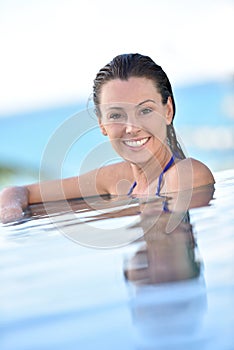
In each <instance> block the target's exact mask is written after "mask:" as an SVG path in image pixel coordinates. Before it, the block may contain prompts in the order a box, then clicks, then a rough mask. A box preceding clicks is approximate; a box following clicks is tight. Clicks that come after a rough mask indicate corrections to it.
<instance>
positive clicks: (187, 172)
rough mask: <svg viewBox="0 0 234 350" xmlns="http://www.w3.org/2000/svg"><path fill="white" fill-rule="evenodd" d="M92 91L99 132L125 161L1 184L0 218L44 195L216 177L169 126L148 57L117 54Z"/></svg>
mask: <svg viewBox="0 0 234 350" xmlns="http://www.w3.org/2000/svg"><path fill="white" fill-rule="evenodd" d="M93 96H94V104H95V108H96V114H97V118H98V122H99V125H100V129H101V132H102V133H103V134H104V135H106V136H108V137H109V140H110V142H111V144H112V146H113V148H114V149H115V150H116V151H117V153H118V154H119V155H120V156H121V157H122V158H123V159H124V161H123V162H121V163H118V164H112V165H108V166H105V167H101V168H100V169H95V170H93V171H90V172H89V173H87V174H85V175H81V176H79V177H72V178H67V179H63V180H55V181H50V182H45V183H43V184H32V185H28V186H24V187H12V188H7V189H4V190H3V191H2V193H1V207H0V209H1V211H0V217H1V220H2V222H9V221H12V220H16V219H19V218H21V217H22V215H23V210H24V209H25V208H26V207H27V206H28V204H32V203H38V202H42V201H44V200H46V201H54V200H60V199H70V198H78V197H87V196H92V195H105V194H110V195H126V194H129V195H137V196H141V195H142V196H154V195H155V194H156V195H161V194H168V193H172V192H178V191H183V190H187V189H193V188H198V187H201V186H204V185H207V184H213V183H214V178H213V175H212V174H211V172H210V170H209V169H208V168H207V167H206V166H205V165H204V164H202V163H201V162H199V161H197V160H194V159H191V158H185V156H184V153H183V151H182V149H181V147H180V145H179V143H178V141H177V139H176V135H175V131H174V128H173V119H174V115H175V102H174V97H173V93H172V89H171V85H170V82H169V80H168V78H167V76H166V74H165V72H164V71H163V70H162V68H161V67H160V66H158V65H157V64H155V62H153V61H152V59H151V58H149V57H147V56H143V55H140V54H124V55H119V56H117V57H115V58H114V59H113V60H112V61H111V62H110V63H109V64H107V65H106V66H105V67H104V68H102V69H101V70H100V71H99V73H98V74H97V76H96V79H95V80H94V87H93ZM41 186H43V188H44V190H43V192H44V193H46V198H44V196H43V197H42V195H41Z"/></svg>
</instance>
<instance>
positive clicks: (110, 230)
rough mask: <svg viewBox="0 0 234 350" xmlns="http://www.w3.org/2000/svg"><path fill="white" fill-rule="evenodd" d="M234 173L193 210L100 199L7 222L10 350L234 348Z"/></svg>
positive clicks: (5, 299)
mask: <svg viewBox="0 0 234 350" xmlns="http://www.w3.org/2000/svg"><path fill="white" fill-rule="evenodd" d="M233 178H234V173H233V171H232V170H230V171H224V172H219V173H217V174H216V180H217V183H216V185H215V192H214V193H212V195H211V192H210V193H209V195H210V196H211V198H210V199H209V200H207V202H206V201H204V196H202V200H203V204H202V203H201V202H199V203H198V199H200V198H201V193H202V192H203V191H200V192H199V193H198V194H196V196H197V197H196V203H198V205H195V204H194V205H193V208H191V209H190V210H189V212H187V211H186V212H183V211H179V212H172V213H171V212H170V211H169V212H165V211H164V212H162V210H161V209H162V203H163V200H162V199H152V200H151V201H150V202H147V203H145V202H144V201H143V200H142V201H138V200H136V199H131V200H130V199H129V198H119V199H116V198H112V199H108V198H101V199H100V198H99V199H98V198H90V199H89V201H88V202H83V201H82V200H73V201H70V202H69V203H68V204H69V205H67V203H63V202H57V203H50V204H49V205H48V206H47V207H46V208H44V207H43V206H42V205H34V206H31V208H29V210H28V211H27V213H26V215H25V218H24V220H23V221H22V222H18V223H13V224H7V225H1V226H0V233H1V234H0V250H1V258H0V265H1V269H0V282H1V290H0V310H1V313H0V315H1V316H0V329H1V331H0V332H1V337H0V339H1V340H0V347H1V349H2V350H21V349H22V350H32V349H40V350H41V349H61V350H62V349H63V350H64V349H68V350H70V349H99V348H102V349H127V350H129V349H160V350H164V349H187V348H189V349H198V348H199V349H212V350H213V349H214V350H216V349H220V350H224V349H229V350H231V349H233V344H234V339H233V327H234V316H233V311H232V308H233V305H234V273H233V267H234V261H233V260H234V258H233V248H234V237H233V204H232V197H233V184H234V180H233ZM209 195H208V197H209ZM208 197H206V196H205V198H207V199H208ZM194 203H195V202H194ZM168 206H169V209H170V206H171V200H170V199H168ZM45 209H46V210H45ZM48 214H49V215H48ZM171 219H173V220H172V221H170V225H169V226H168V223H169V220H171Z"/></svg>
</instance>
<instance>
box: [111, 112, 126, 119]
mask: <svg viewBox="0 0 234 350" xmlns="http://www.w3.org/2000/svg"><path fill="white" fill-rule="evenodd" d="M124 118H125V114H124V113H123V112H112V113H110V114H109V115H108V119H109V120H111V121H119V120H123V119H124Z"/></svg>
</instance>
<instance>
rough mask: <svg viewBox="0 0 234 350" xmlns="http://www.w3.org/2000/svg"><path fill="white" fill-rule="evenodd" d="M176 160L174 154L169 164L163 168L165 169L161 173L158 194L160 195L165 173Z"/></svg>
mask: <svg viewBox="0 0 234 350" xmlns="http://www.w3.org/2000/svg"><path fill="white" fill-rule="evenodd" d="M174 161H175V158H174V155H173V156H172V157H171V159H170V160H169V162H168V163H167V165H166V166H165V168H164V169H163V171H162V172H161V174H160V175H159V178H158V186H157V191H156V196H160V189H161V185H162V179H163V175H164V174H165V172H166V171H167V170H168V169H169V168H170V167H171V166H172V164H173V162H174Z"/></svg>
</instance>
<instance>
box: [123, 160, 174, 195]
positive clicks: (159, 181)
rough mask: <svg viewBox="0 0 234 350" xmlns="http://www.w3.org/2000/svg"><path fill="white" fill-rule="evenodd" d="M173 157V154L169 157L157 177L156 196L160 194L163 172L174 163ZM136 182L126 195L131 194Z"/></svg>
mask: <svg viewBox="0 0 234 350" xmlns="http://www.w3.org/2000/svg"><path fill="white" fill-rule="evenodd" d="M174 161H175V158H174V155H173V156H172V157H171V159H170V160H169V162H168V163H167V165H166V166H165V168H164V169H163V171H162V172H161V174H160V175H159V178H158V185H157V190H156V193H155V194H156V196H160V189H161V185H162V180H163V175H164V174H165V172H166V171H167V170H168V169H169V168H170V167H171V166H172V164H173V163H174ZM136 185H137V182H136V181H135V182H134V183H133V184H132V186H131V188H130V190H129V191H128V196H130V195H131V194H132V191H133V190H134V188H135V187H136Z"/></svg>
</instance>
